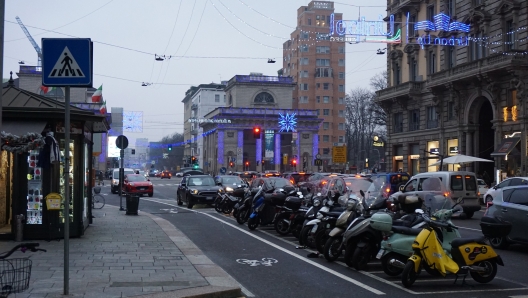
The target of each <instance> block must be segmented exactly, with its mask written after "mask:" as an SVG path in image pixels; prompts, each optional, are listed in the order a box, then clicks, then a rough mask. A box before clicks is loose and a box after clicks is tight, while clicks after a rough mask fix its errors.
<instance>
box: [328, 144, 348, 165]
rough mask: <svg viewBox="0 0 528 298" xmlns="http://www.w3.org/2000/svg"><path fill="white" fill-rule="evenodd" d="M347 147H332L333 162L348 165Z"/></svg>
mask: <svg viewBox="0 0 528 298" xmlns="http://www.w3.org/2000/svg"><path fill="white" fill-rule="evenodd" d="M346 157H347V156H346V146H340V147H332V162H333V163H346V159H347V158H346Z"/></svg>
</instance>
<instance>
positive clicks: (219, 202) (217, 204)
mask: <svg viewBox="0 0 528 298" xmlns="http://www.w3.org/2000/svg"><path fill="white" fill-rule="evenodd" d="M214 205H215V210H216V212H218V213H222V205H224V204H222V198H221V197H217V198H216V200H215V201H214Z"/></svg>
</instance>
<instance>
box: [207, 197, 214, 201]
mask: <svg viewBox="0 0 528 298" xmlns="http://www.w3.org/2000/svg"><path fill="white" fill-rule="evenodd" d="M205 199H206V200H208V201H209V200H214V197H207V198H205Z"/></svg>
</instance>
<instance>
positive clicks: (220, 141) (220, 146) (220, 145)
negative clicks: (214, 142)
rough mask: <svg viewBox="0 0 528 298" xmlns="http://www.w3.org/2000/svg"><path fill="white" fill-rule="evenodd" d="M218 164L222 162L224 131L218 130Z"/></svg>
mask: <svg viewBox="0 0 528 298" xmlns="http://www.w3.org/2000/svg"><path fill="white" fill-rule="evenodd" d="M218 164H219V165H223V164H224V131H223V130H219V131H218Z"/></svg>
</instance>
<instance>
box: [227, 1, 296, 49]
mask: <svg viewBox="0 0 528 298" xmlns="http://www.w3.org/2000/svg"><path fill="white" fill-rule="evenodd" d="M218 2H220V4H222V6H223V7H225V8H226V9H227V10H228V11H229V12H230V13H231V14H232V15H233V16H234V17H235V18H237V19H238V20H239V21H240V22H242V23H243V24H244V25H246V26H248V27H249V28H252V29H254V30H255V31H257V32H260V33H262V34H264V35H266V36H269V37H274V38H278V39H283V40H288V39H289V38H285V37H281V36H277V35H274V34H271V33H267V32H264V31H262V30H260V29H258V28H256V27H255V26H253V25H251V24H249V23H247V22H246V21H244V20H242V19H241V18H240V17H238V16H237V15H236V14H235V13H234V12H233V11H232V10H231V9H229V7H227V6H226V5H225V4H224V3H223V2H222V1H220V0H218Z"/></svg>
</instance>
